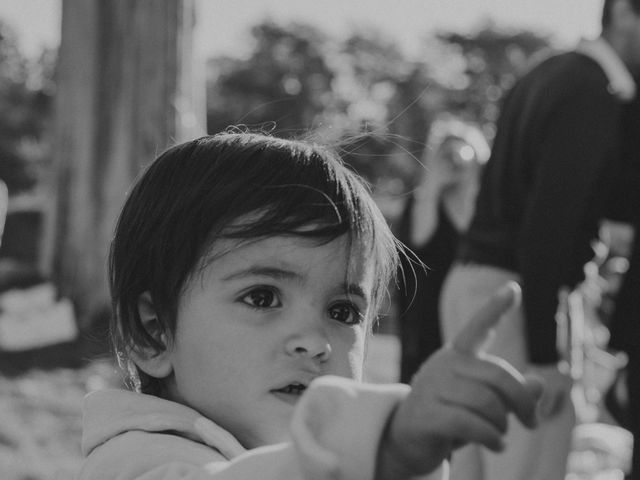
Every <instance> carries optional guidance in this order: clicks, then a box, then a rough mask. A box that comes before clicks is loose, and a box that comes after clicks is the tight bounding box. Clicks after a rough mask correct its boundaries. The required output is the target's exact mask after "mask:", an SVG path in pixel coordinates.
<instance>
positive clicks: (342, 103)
mask: <svg viewBox="0 0 640 480" xmlns="http://www.w3.org/2000/svg"><path fill="white" fill-rule="evenodd" d="M251 36H252V39H253V50H252V51H251V54H250V55H249V56H248V57H247V58H230V57H221V58H215V59H212V60H211V61H210V63H209V69H210V72H211V75H209V83H208V129H209V131H210V132H216V131H220V130H223V129H225V128H226V127H228V126H230V125H238V124H243V125H248V126H249V127H253V128H255V127H258V128H263V129H266V130H268V131H273V132H274V133H277V134H279V135H285V136H293V137H295V136H299V135H300V134H302V133H303V132H306V131H308V130H312V131H313V132H314V133H315V135H317V136H319V137H320V138H322V139H323V140H324V141H329V142H333V143H335V144H337V145H342V147H343V148H342V153H343V155H344V157H345V159H346V160H347V162H348V163H349V164H351V165H352V166H353V167H354V168H355V169H356V170H358V171H359V172H360V173H362V174H363V175H364V176H365V177H367V178H368V179H369V180H370V181H371V182H372V183H373V184H374V185H375V186H377V187H378V188H382V189H386V190H390V191H392V192H400V191H403V190H406V189H407V188H411V186H412V185H413V182H414V179H415V178H417V175H416V173H417V169H419V168H421V167H420V164H419V162H418V161H417V159H419V158H420V157H421V155H422V153H423V149H424V144H425V138H426V135H427V132H428V129H429V125H430V123H431V121H432V120H433V118H434V117H435V116H437V115H438V113H440V112H443V111H447V112H450V113H454V114H457V115H460V116H461V117H463V118H466V119H468V120H470V121H474V122H476V123H478V124H479V125H480V126H482V127H483V129H484V131H485V133H486V134H487V136H488V137H489V139H491V138H492V134H493V125H494V123H495V120H496V118H497V114H498V111H499V102H500V100H501V98H502V96H503V94H504V93H505V91H506V90H508V89H509V88H510V86H511V85H512V84H513V83H514V81H515V79H516V78H517V77H518V76H519V75H520V74H521V72H522V71H523V70H524V69H526V68H527V66H528V64H529V62H530V61H531V59H532V58H533V57H534V56H535V54H537V53H538V52H541V51H542V50H544V49H546V48H547V47H549V41H548V39H547V38H546V37H544V36H540V35H537V34H535V33H532V32H522V31H518V32H509V31H504V30H500V29H498V28H497V27H495V26H494V25H490V24H489V25H486V26H484V27H483V28H481V29H479V30H478V31H476V32H473V33H470V34H467V35H462V34H459V33H451V32H442V33H439V34H437V35H435V36H434V37H431V38H430V39H428V40H427V41H426V42H425V45H424V55H423V56H422V57H421V59H420V60H415V59H409V58H407V57H406V55H404V54H403V53H402V52H401V51H400V50H399V48H398V47H397V45H396V44H395V43H394V42H393V41H392V40H389V39H388V38H385V37H384V35H381V34H380V33H379V32H376V31H374V30H369V31H359V32H355V33H354V34H352V35H351V36H349V37H348V38H346V39H342V40H336V39H330V38H328V37H327V36H326V35H324V34H323V33H322V32H320V31H319V30H318V29H316V28H314V27H313V26H310V25H303V24H291V25H287V26H285V25H278V24H275V23H272V22H264V23H261V24H258V25H256V26H255V27H254V28H253V29H252V31H251Z"/></svg>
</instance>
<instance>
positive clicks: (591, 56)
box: [441, 0, 640, 480]
mask: <svg viewBox="0 0 640 480" xmlns="http://www.w3.org/2000/svg"><path fill="white" fill-rule="evenodd" d="M638 70H640V0H606V1H605V2H604V7H603V15H602V34H601V36H600V37H599V38H597V39H595V40H591V41H587V40H583V41H581V42H580V43H579V45H578V46H577V48H576V49H575V51H572V52H567V53H563V54H559V55H555V56H552V57H550V58H547V59H546V60H544V61H542V62H541V63H539V64H538V65H537V66H536V67H534V68H533V69H531V70H530V71H529V72H528V73H527V74H526V75H524V76H523V77H522V78H521V79H520V80H519V81H518V83H517V84H516V85H515V86H514V88H513V89H512V90H511V91H510V92H509V93H508V94H507V96H506V97H505V100H504V103H503V105H502V110H501V116H500V119H499V120H498V124H497V133H496V137H495V139H494V143H493V146H492V152H491V157H490V159H489V161H488V162H487V165H486V166H485V169H484V172H483V176H482V180H481V185H480V190H479V192H478V197H477V203H476V209H475V215H474V218H473V219H472V221H471V224H470V227H469V229H468V231H467V233H466V235H465V236H464V237H463V239H462V240H461V244H460V248H459V251H458V254H457V261H456V263H455V265H454V266H453V267H452V269H451V271H450V274H449V275H448V277H447V279H446V280H445V285H444V287H443V293H442V297H441V320H442V328H443V335H444V339H445V340H448V339H450V338H452V336H453V335H454V334H455V332H457V331H459V330H460V328H462V326H463V324H464V322H465V321H466V320H467V319H468V318H469V317H470V314H471V312H473V311H474V309H477V307H478V305H479V304H480V303H481V302H482V301H484V299H486V297H487V295H488V292H490V291H492V290H493V289H494V288H495V286H496V285H499V284H502V283H504V282H505V281H507V280H516V281H518V282H519V283H521V285H522V291H523V303H522V307H521V308H520V309H518V310H515V311H512V312H513V313H512V314H511V316H512V317H513V318H510V319H509V321H505V322H503V323H502V324H501V325H500V327H498V328H497V329H496V331H495V335H494V337H493V339H492V340H491V343H490V344H489V346H488V352H489V353H490V354H495V355H498V356H500V357H503V358H505V359H507V360H508V361H509V362H510V363H512V364H513V365H514V366H516V368H518V369H520V370H523V371H527V372H531V373H535V374H538V375H539V376H541V377H542V378H543V379H544V381H545V382H546V384H547V389H546V393H545V396H544V397H543V399H542V401H541V405H540V408H539V416H540V427H539V428H538V430H537V431H536V432H535V433H534V434H528V433H526V432H524V431H523V430H521V429H519V428H518V427H517V425H515V424H514V425H511V424H510V425H509V432H508V434H507V438H506V442H505V444H506V448H505V450H504V451H503V452H501V453H499V454H494V453H490V452H488V451H486V450H482V449H480V448H478V447H470V448H465V449H463V450H460V451H459V452H456V453H455V454H454V456H453V459H452V472H451V479H452V480H472V479H487V480H489V479H490V480H502V479H504V480H520V479H522V480H524V479H526V480H562V479H564V477H565V470H566V460H567V456H568V452H569V448H570V441H571V431H572V428H573V425H574V423H575V418H574V416H575V415H574V411H573V406H572V404H571V401H570V389H571V380H570V378H569V376H568V375H567V374H566V372H563V371H561V370H562V369H560V368H558V360H559V356H558V351H557V348H556V328H557V327H556V322H555V314H556V310H557V307H558V294H559V292H560V290H561V289H562V288H563V287H569V288H572V287H573V286H575V285H576V284H577V283H579V282H580V281H581V279H582V277H583V265H584V264H585V263H586V261H588V260H589V259H590V258H591V257H592V256H593V251H592V250H591V240H592V239H593V238H595V237H596V235H597V232H598V223H599V220H600V219H601V218H602V217H604V216H605V212H606V205H607V196H608V195H607V192H609V191H610V189H612V188H617V187H615V184H614V183H615V182H614V178H615V177H616V172H617V170H618V169H619V165H618V160H619V158H620V149H621V145H622V140H621V137H622V128H621V124H622V112H623V110H624V105H625V104H626V103H628V102H630V101H631V100H632V99H633V98H634V97H635V94H636V84H635V82H634V80H633V78H632V74H633V73H636V72H638Z"/></svg>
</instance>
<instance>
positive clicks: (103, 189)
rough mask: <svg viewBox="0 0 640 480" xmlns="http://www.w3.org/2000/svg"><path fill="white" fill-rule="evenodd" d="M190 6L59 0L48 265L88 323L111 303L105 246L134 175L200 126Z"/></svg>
mask: <svg viewBox="0 0 640 480" xmlns="http://www.w3.org/2000/svg"><path fill="white" fill-rule="evenodd" d="M194 9H195V6H194V1H192V0H120V1H113V2H104V1H102V0H65V1H64V2H63V11H62V38H61V46H60V58H59V64H58V70H57V84H58V91H57V97H56V125H55V165H54V166H55V170H54V171H55V177H54V178H53V179H52V180H53V187H54V198H55V202H52V205H53V206H55V209H54V210H52V211H51V212H50V215H49V226H48V229H47V231H48V242H47V245H49V250H48V251H47V253H46V254H45V266H46V267H48V268H49V269H50V270H51V272H52V275H53V278H54V280H55V281H56V283H57V285H58V286H59V289H60V291H61V293H62V294H63V295H65V296H68V297H70V298H72V299H73V300H74V301H75V304H76V307H77V312H78V315H79V318H80V322H81V323H82V324H84V325H85V326H86V325H87V323H88V322H89V321H90V319H91V316H92V315H94V314H95V313H96V312H99V311H101V310H103V309H105V308H106V306H107V305H108V301H107V299H108V293H107V282H106V259H107V252H108V245H109V240H110V238H111V235H112V231H113V228H114V225H115V219H116V216H117V213H118V212H119V210H120V207H121V205H122V203H123V200H124V197H125V193H126V191H127V189H128V187H129V186H130V184H131V182H132V181H133V179H134V178H135V177H136V176H137V174H138V173H139V171H140V169H141V168H142V167H143V166H144V165H145V164H146V163H147V162H148V161H150V160H151V159H153V158H154V157H155V156H156V155H157V154H158V153H159V152H160V151H162V150H164V149H165V148H166V147H167V146H168V145H169V144H170V143H172V142H176V141H182V140H186V139H189V138H193V137H194V136H195V135H198V134H200V133H201V132H202V131H203V130H204V129H203V128H202V126H203V125H204V115H200V112H199V110H198V105H202V103H203V102H202V95H203V94H204V83H203V84H202V92H200V87H199V85H200V84H199V82H198V77H197V75H196V73H195V72H197V65H196V63H195V60H196V59H194V56H193V49H192V26H193V22H194V18H195V11H194ZM202 113H204V112H202Z"/></svg>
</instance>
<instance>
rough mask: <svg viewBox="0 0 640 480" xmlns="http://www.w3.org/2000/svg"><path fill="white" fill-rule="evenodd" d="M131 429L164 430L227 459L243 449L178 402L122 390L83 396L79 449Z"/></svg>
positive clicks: (220, 430) (228, 434)
mask: <svg viewBox="0 0 640 480" xmlns="http://www.w3.org/2000/svg"><path fill="white" fill-rule="evenodd" d="M131 430H142V431H145V432H167V431H171V432H172V433H173V434H177V435H180V436H183V437H185V438H189V439H191V440H193V441H195V442H199V443H203V444H206V445H209V446H210V447H213V448H215V449H216V450H218V451H219V452H220V453H221V454H222V455H223V456H224V457H226V458H227V459H232V458H234V457H236V456H238V455H239V454H241V453H243V452H244V451H245V448H244V447H243V446H242V445H240V443H239V442H238V441H237V440H236V439H235V437H233V435H231V434H230V433H229V432H228V431H226V430H224V429H223V428H222V427H220V426H218V425H216V424H215V423H213V422H212V421H211V420H209V419H208V418H205V417H203V416H202V415H200V414H199V413H198V412H196V411H195V410H193V409H192V408H189V407H187V406H185V405H181V404H179V403H175V402H171V401H169V400H163V399H161V398H158V397H154V396H152V395H145V394H141V393H135V392H130V391H126V390H110V389H107V390H99V391H96V392H92V393H90V394H88V395H87V396H86V397H85V400H84V408H83V433H82V452H83V454H84V455H85V456H86V455H88V454H89V453H90V452H91V451H92V450H93V449H94V448H96V447H98V446H99V445H102V444H103V443H105V442H106V441H107V440H110V439H111V438H113V437H115V436H117V435H120V434H121V433H125V432H128V431H131Z"/></svg>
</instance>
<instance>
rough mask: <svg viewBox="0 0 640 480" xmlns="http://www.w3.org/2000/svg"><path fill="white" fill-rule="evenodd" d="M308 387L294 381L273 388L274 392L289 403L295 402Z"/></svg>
mask: <svg viewBox="0 0 640 480" xmlns="http://www.w3.org/2000/svg"><path fill="white" fill-rule="evenodd" d="M306 389H307V386H306V385H304V384H302V383H298V382H294V383H290V384H289V385H287V386H285V387H282V388H279V389H277V390H272V392H273V393H274V394H276V396H278V398H280V399H282V400H285V401H286V402H287V403H295V402H297V401H298V399H299V398H300V396H301V395H302V394H303V393H304V391H305V390H306Z"/></svg>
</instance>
